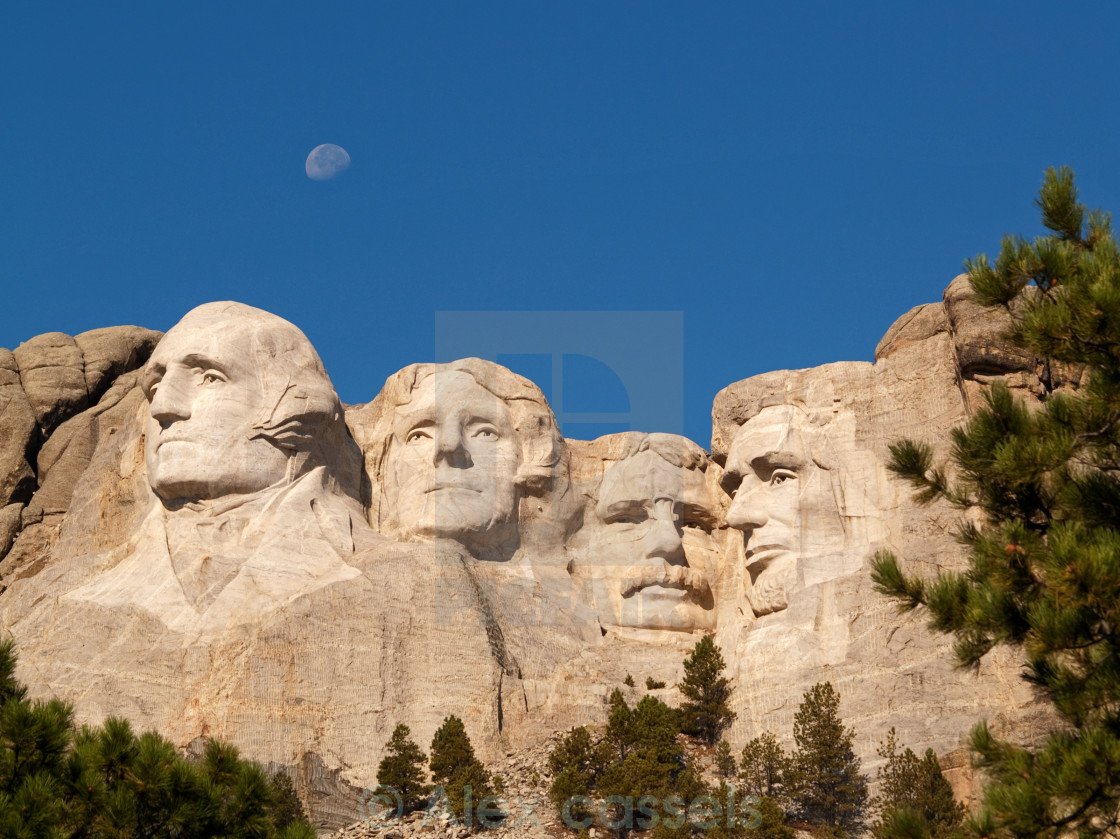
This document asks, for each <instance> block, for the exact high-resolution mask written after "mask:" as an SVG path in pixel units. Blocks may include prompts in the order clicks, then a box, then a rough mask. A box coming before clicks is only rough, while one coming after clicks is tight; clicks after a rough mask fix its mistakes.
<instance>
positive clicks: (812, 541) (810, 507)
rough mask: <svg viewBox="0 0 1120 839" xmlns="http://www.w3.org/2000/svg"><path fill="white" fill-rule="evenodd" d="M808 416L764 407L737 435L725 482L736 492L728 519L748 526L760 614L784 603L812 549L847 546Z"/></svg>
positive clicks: (814, 551) (748, 551)
mask: <svg viewBox="0 0 1120 839" xmlns="http://www.w3.org/2000/svg"><path fill="white" fill-rule="evenodd" d="M805 425H806V419H805V417H804V415H803V414H802V413H801V412H800V411H797V410H796V409H793V408H791V407H789V406H773V407H769V408H764V409H763V410H762V411H760V412H759V414H758V415H757V416H755V417H754V418H752V419H750V420H748V421H747V422H746V423H744V424H743V427H742V428H741V429H740V431H739V433H738V434H737V435H736V436H735V439H734V440H733V441H732V444H731V450H730V452H729V454H728V458H727V469H726V470H725V473H724V485H725V486H726V487H727V488H728V489H729V490H732V491H733V492H734V498H733V500H732V502H731V507H730V509H729V510H728V511H727V523H728V525H730V526H731V527H734V528H736V529H737V530H741V531H743V534H744V548H745V554H746V568H747V570H748V571H749V572H750V576H751V579H752V581H753V591H752V592H751V594H750V598H751V605H752V607H753V608H754V610H755V613H756V614H768V613H770V612H774V611H778V610H779V609H784V608H785V607H786V606H787V605H788V602H789V594H790V592H791V591H792V590H793V588H794V587H795V586H796V585H797V575H798V569H797V562H798V560H799V558H801V557H803V556H806V555H814V556H815V555H820V554H824V553H827V552H829V551H832V550H836V551H841V550H843V546H844V531H843V526H842V523H841V518H840V508H839V501H838V499H837V497H836V492H835V490H834V489H833V485H832V482H831V480H830V479H829V474H828V470H826V469H822V468H821V467H820V465H818V464H817V463H816V462H815V461H814V459H813V455H812V452H811V451H810V446H809V444H808V439H807V433H806V432H807V431H808V429H806V427H805Z"/></svg>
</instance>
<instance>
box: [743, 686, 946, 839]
mask: <svg viewBox="0 0 1120 839" xmlns="http://www.w3.org/2000/svg"><path fill="white" fill-rule="evenodd" d="M839 706H840V696H839V694H838V693H837V692H836V690H835V689H834V688H833V687H832V685H831V683H829V682H821V683H818V684H816V685H814V686H813V687H812V688H810V689H809V690H808V691H807V692H806V693H805V695H804V698H803V700H802V702H801V705H800V707H799V708H798V710H797V713H796V715H795V716H794V720H793V741H794V744H795V749H794V751H793V752H792V753H791V754H788V755H787V754H786V753H785V751H784V750H783V749H782V746H781V744H780V743H779V742H778V740H777V738H776V737H775V736H774V735H773V734H772V733H770V732H765V733H764V734H762V735H761V736H759V737H756V738H755V739H753V740H751V741H750V742H749V743H747V745H746V746H745V747H744V748H743V751H742V754H741V756H740V759H739V765H738V779H739V782H740V784H741V789H742V792H743V793H744V794H750V795H755V796H758V797H759V799H760V800H761V804H760V805H759V809H760V810H761V811H762V812H763V813H764V814H766V815H768V817H769V818H770V819H772V824H773V825H774V827H773V829H770V830H767V831H764V833H766V834H767V835H768V836H771V837H773V839H792V832H791V831H789V829H788V827H787V823H788V824H798V825H800V826H807V827H809V828H811V829H812V830H813V832H814V834H816V835H818V836H850V835H854V834H858V833H861V832H863V831H865V830H867V829H870V830H871V833H872V834H873V835H874V836H875V837H885V836H886V835H888V832H889V831H888V827H889V826H892V825H893V826H895V827H896V828H898V827H900V826H907V827H908V828H909V827H912V826H914V825H920V826H921V827H922V829H924V830H925V831H926V833H927V834H928V835H929V836H931V837H933V839H950V837H956V836H959V835H961V833H962V830H963V826H964V822H965V816H966V813H965V809H964V807H963V806H962V805H961V804H960V803H959V802H957V801H956V799H955V798H954V797H953V791H952V788H951V787H950V786H949V782H948V781H947V780H946V779H945V776H944V774H943V773H942V771H941V765H940V764H939V763H938V760H937V755H936V754H934V752H933V750H932V749H927V750H926V753H925V755H924V756H922V757H920V758H919V757H918V756H917V755H916V754H915V753H914V751H913V750H912V749H909V748H903V747H900V744H899V742H898V736H897V734H896V732H895V730H894V729H893V728H892V729H891V730H890V732H889V733H888V734H887V738H886V740H885V741H884V742H882V743H881V744H880V745H879V749H878V753H879V756H880V757H882V758H884V759H885V760H886V764H885V765H883V766H882V767H880V768H879V770H878V773H877V778H878V781H879V795H878V796H877V797H875V798H869V796H868V779H867V776H866V775H864V774H863V773H862V772H861V771H860V760H859V758H858V757H856V755H855V751H854V749H853V744H854V742H855V731H854V730H853V729H851V728H845V727H844V724H843V721H842V720H841V719H840V715H839ZM729 751H730V750H728V756H730V755H729ZM721 769H723V770H724V771H726V768H725V767H721ZM730 769H731V771H734V769H735V766H734V762H733V761H732V762H731V765H730ZM775 813H781V814H784V815H785V818H784V819H783V820H782V821H781V822H779V821H778V820H777V819H773V814H775Z"/></svg>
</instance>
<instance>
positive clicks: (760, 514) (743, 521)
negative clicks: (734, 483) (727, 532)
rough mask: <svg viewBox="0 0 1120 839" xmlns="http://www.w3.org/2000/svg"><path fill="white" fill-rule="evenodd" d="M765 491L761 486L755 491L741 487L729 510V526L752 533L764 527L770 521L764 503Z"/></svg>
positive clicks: (754, 489)
mask: <svg viewBox="0 0 1120 839" xmlns="http://www.w3.org/2000/svg"><path fill="white" fill-rule="evenodd" d="M764 492H765V490H764V488H763V487H761V486H757V487H755V488H753V489H750V490H748V489H746V488H745V487H740V488H739V491H738V492H736V493H735V498H734V500H732V502H731V507H730V508H729V509H728V510H727V524H728V526H730V527H733V528H735V529H736V530H743V531H751V530H755V529H756V528H759V527H762V525H764V524H766V522H767V521H768V520H769V517H768V516H767V515H766V505H765V504H764V503H763V494H764Z"/></svg>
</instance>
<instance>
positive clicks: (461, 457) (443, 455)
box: [435, 422, 471, 469]
mask: <svg viewBox="0 0 1120 839" xmlns="http://www.w3.org/2000/svg"><path fill="white" fill-rule="evenodd" d="M435 460H436V463H439V462H440V461H443V462H445V463H447V464H449V465H451V466H456V467H459V468H461V469H465V468H466V467H468V466H470V465H471V456H470V453H469V452H468V451H467V447H466V446H465V445H464V444H463V429H462V428H460V427H459V424H458V423H454V422H447V423H443V424H442V425H441V426H440V427H439V430H438V431H437V432H436V446H435Z"/></svg>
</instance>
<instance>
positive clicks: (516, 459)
mask: <svg viewBox="0 0 1120 839" xmlns="http://www.w3.org/2000/svg"><path fill="white" fill-rule="evenodd" d="M520 466H521V443H520V440H519V438H518V435H517V432H516V431H515V429H514V426H513V422H512V420H511V418H510V412H509V408H508V407H507V406H506V404H505V403H504V402H503V400H501V399H499V398H498V397H497V396H495V395H494V394H492V393H491V392H490V391H488V390H486V388H484V387H482V386H481V385H480V384H478V382H477V381H476V380H475V379H474V377H473V376H471V375H470V374H469V373H465V372H462V371H459V370H441V371H439V372H436V373H434V374H432V375H430V376H428V377H426V378H424V379H423V380H421V381H420V382H419V383H418V384H417V386H416V387H415V389H414V390H413V391H412V398H411V401H409V402H408V403H406V404H404V405H401V406H400V407H399V408H397V414H396V417H395V419H394V422H393V440H392V444H391V448H390V450H389V455H388V468H387V470H386V472H387V476H386V477H387V485H386V495H387V497H388V500H389V507H390V509H391V511H392V516H393V519H394V520H395V521H396V523H397V526H398V527H399V528H400V529H401V530H402V531H404V532H405V533H406V534H411V535H416V536H420V537H422V538H427V539H438V538H447V539H455V540H458V541H460V542H464V543H466V544H470V545H489V544H494V543H496V542H497V541H500V540H501V539H502V538H504V537H505V536H506V535H508V531H509V528H510V527H511V526H514V525H516V521H517V505H518V500H519V497H520V489H519V487H518V485H517V478H518V470H519V467H520Z"/></svg>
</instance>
